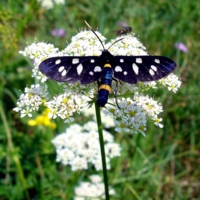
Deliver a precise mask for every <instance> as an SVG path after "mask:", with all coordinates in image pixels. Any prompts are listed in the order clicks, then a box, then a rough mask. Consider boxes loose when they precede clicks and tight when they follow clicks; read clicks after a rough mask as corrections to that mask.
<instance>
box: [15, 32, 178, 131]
mask: <svg viewBox="0 0 200 200" xmlns="http://www.w3.org/2000/svg"><path fill="white" fill-rule="evenodd" d="M95 32H96V34H97V35H98V37H99V38H100V39H101V41H102V43H103V45H104V46H105V47H106V48H109V47H110V46H111V45H112V44H113V43H115V42H116V41H117V40H119V41H117V42H116V43H115V44H114V45H112V46H111V47H110V49H109V51H110V52H111V53H112V54H113V55H147V52H146V51H145V47H144V46H143V44H142V43H141V42H140V41H139V40H138V39H137V38H136V37H135V36H134V35H133V34H129V35H125V36H123V39H122V40H120V37H117V39H114V40H112V41H111V42H109V43H107V44H105V40H106V38H105V37H104V36H102V35H101V34H100V33H99V32H98V31H95ZM102 48H103V47H102V45H101V43H100V41H99V40H98V38H97V37H96V36H95V35H94V33H92V32H91V31H86V30H83V31H81V32H79V33H78V34H77V35H75V36H74V37H73V38H72V41H71V42H70V43H69V44H68V45H67V47H66V48H65V49H64V50H63V51H59V50H58V49H57V48H55V47H54V46H53V45H51V44H46V43H42V42H40V43H36V42H35V43H33V44H32V45H29V46H28V47H26V48H25V50H24V51H20V53H21V54H23V55H24V56H29V57H30V58H31V59H33V60H34V66H35V67H34V69H33V77H36V78H37V79H39V81H40V82H41V83H43V84H46V82H45V81H46V80H47V77H46V76H45V75H43V74H42V73H41V72H40V71H39V69H38V66H39V64H40V63H41V61H42V60H44V59H46V58H49V57H55V56H73V55H76V56H98V55H100V54H101V50H102ZM180 85H181V81H180V80H179V78H178V77H177V76H176V75H174V74H170V75H169V76H167V77H165V78H164V79H161V80H159V81H152V82H149V83H141V82H139V83H138V84H137V85H131V84H128V83H121V82H120V83H119V84H118V87H116V81H113V83H112V91H116V89H117V101H118V102H119V106H120V108H121V109H118V107H117V106H116V102H115V101H113V102H114V103H111V102H112V101H111V100H112V98H113V99H114V96H115V95H113V94H111V95H110V101H109V102H108V103H107V104H106V110H107V111H105V113H106V114H107V115H109V116H111V117H112V118H113V119H114V121H115V123H116V130H117V131H118V132H121V131H122V130H124V131H126V132H127V131H132V132H133V133H137V132H141V133H142V134H143V135H144V131H145V130H146V122H147V120H150V121H153V123H154V124H155V125H157V126H159V127H162V125H161V124H160V122H161V121H162V119H161V118H159V117H158V114H159V113H160V112H162V106H160V104H158V103H157V101H156V100H153V99H152V98H150V97H149V96H144V95H143V92H144V91H146V90H149V89H157V88H158V87H164V88H167V89H168V90H171V91H173V92H177V90H178V89H179V87H180ZM57 86H58V87H59V89H58V91H57V93H56V94H54V96H53V98H51V99H50V98H46V99H45V100H46V103H45V104H44V105H46V106H47V107H48V108H49V109H50V114H49V116H50V117H52V118H56V117H60V118H62V119H63V120H65V121H66V122H68V121H72V120H73V113H74V112H78V113H80V112H81V111H82V110H83V107H88V105H90V104H91V103H92V102H94V101H95V100H96V95H97V84H96V83H92V84H89V85H81V84H80V83H75V84H69V83H59V84H58V85H57ZM46 96H47V97H49V96H51V95H50V94H49V93H48V95H46ZM123 97H126V98H123ZM130 98H131V99H130ZM21 101H22V103H20V102H21ZM17 105H18V107H17V108H15V111H18V112H21V116H25V114H24V112H25V111H26V104H24V101H23V96H21V97H20V99H19V100H18V103H17ZM23 105H25V111H24V108H23ZM39 105H41V104H39ZM108 105H111V107H109V106H108ZM103 109H105V108H103ZM28 110H29V112H28V111H26V112H28V114H27V115H28V116H31V114H30V112H32V111H34V110H36V109H31V107H30V106H29V108H28ZM26 112H25V113H26ZM105 118H106V117H105Z"/></svg>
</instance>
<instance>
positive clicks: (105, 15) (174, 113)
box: [0, 0, 200, 200]
mask: <svg viewBox="0 0 200 200" xmlns="http://www.w3.org/2000/svg"><path fill="white" fill-rule="evenodd" d="M199 10H200V2H199V1H184V0H176V1H168V0H151V1H139V0H133V1H129V0H110V1H107V0H102V1H95V0H82V1H79V0H73V1H70V0H69V1H68V0H67V1H66V3H65V6H60V5H55V6H54V8H53V9H50V10H46V9H45V8H42V7H41V6H40V4H39V3H38V2H36V1H35V0H31V1H22V0H15V1H12V0H8V1H5V0H3V1H1V2H0V97H1V101H0V116H1V118H0V143H1V145H0V180H1V182H0V200H19V199H20V200H21V199H40V200H42V199H45V200H48V199H49V200H51V199H52V200H56V199H73V191H74V187H75V186H76V185H77V184H78V183H79V181H81V180H82V179H83V178H84V177H87V176H88V175H90V174H94V173H96V172H95V171H94V170H93V169H91V170H90V171H79V172H72V171H71V169H70V167H66V166H62V165H60V164H58V163H56V161H55V152H54V151H55V150H54V148H53V146H52V145H51V139H52V138H53V137H54V135H55V134H56V133H60V132H61V131H63V130H64V129H65V128H66V124H64V123H63V122H61V121H59V120H56V121H55V122H56V124H57V129H56V130H51V129H49V128H45V127H29V126H28V120H29V119H27V118H23V119H21V118H20V116H19V114H18V113H14V112H13V111H12V109H13V108H14V107H15V106H16V105H15V104H16V100H17V98H18V97H19V95H20V91H22V92H23V90H24V88H25V86H27V85H30V84H32V83H33V80H32V79H31V78H30V77H31V67H32V63H31V61H30V60H28V59H26V58H25V57H23V56H21V55H19V54H18V51H19V50H22V49H24V48H25V47H26V46H27V43H28V44H31V43H32V42H33V41H35V38H36V39H37V40H38V41H45V42H47V41H48V42H49V43H53V44H55V46H57V47H59V48H61V49H62V48H64V47H65V46H66V44H67V41H68V42H69V41H70V38H71V37H72V36H73V35H74V34H75V33H76V32H77V31H78V30H80V29H85V28H86V25H85V23H84V20H86V21H88V23H89V24H90V25H91V26H92V27H93V28H94V29H96V28H98V29H99V30H100V31H101V32H102V33H103V34H104V35H106V36H107V38H108V39H111V38H113V37H115V35H114V34H113V33H112V31H113V30H116V29H117V28H118V25H117V23H118V22H119V21H122V22H125V23H127V24H128V25H129V26H131V27H132V28H133V31H134V32H135V33H136V35H137V36H139V39H140V41H141V42H142V43H143V44H144V45H145V46H146V47H147V50H148V52H149V54H156V55H165V56H168V57H170V58H172V59H174V60H175V61H176V63H177V64H178V67H177V70H176V71H175V73H176V74H179V75H180V76H181V79H182V82H183V84H182V87H181V89H180V90H179V92H178V93H177V94H169V92H164V91H159V95H160V102H161V103H162V104H163V107H164V112H163V115H162V117H163V124H164V128H163V129H159V128H157V127H154V126H153V125H152V124H149V127H148V132H147V137H146V138H144V137H143V136H142V135H134V136H127V135H116V134H115V133H114V131H113V130H110V131H111V132H113V134H115V138H116V141H117V142H118V143H120V145H121V146H122V148H123V151H122V155H121V157H120V158H118V159H115V161H113V163H112V166H113V167H112V169H111V170H110V171H109V172H108V175H109V180H110V185H112V187H114V189H115V190H116V193H117V196H116V197H114V198H113V199H126V200H129V199H130V200H132V199H141V200H143V199H152V200H153V199H157V200H158V199H162V200H163V199H173V200H174V199H178V200H179V199H182V200H187V199H193V200H195V199H200V182H199V177H200V158H199V155H200V150H199V149H200V141H199V140H198V137H199V130H200V123H199V121H200V114H199V113H200V98H199V93H200V79H199V77H200V70H198V68H199V63H200V56H199V55H198V53H199V49H200V40H199V38H200V12H199ZM54 28H63V29H65V31H66V33H67V35H66V36H65V37H62V38H58V37H54V36H52V35H51V30H52V29H54ZM175 42H183V43H184V44H185V45H186V46H187V47H188V52H187V53H183V52H180V51H179V50H177V49H175V48H174V43H175ZM52 87H53V86H52ZM79 121H81V122H83V121H87V119H86V118H85V117H81V116H78V117H77V121H76V122H77V123H78V122H79ZM58 124H59V125H58ZM111 199H112V198H111Z"/></svg>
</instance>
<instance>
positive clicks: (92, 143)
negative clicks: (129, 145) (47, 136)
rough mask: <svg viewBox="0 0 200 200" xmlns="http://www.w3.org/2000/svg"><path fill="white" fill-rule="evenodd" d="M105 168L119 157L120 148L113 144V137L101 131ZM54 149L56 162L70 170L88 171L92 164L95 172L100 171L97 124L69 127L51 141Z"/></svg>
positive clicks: (90, 123)
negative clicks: (113, 159)
mask: <svg viewBox="0 0 200 200" xmlns="http://www.w3.org/2000/svg"><path fill="white" fill-rule="evenodd" d="M103 136H104V143H105V146H104V148H105V153H106V162H107V168H108V169H110V160H111V159H112V158H114V157H117V156H120V151H121V148H120V146H119V144H116V143H114V142H113V141H114V139H113V136H112V135H111V134H110V133H108V132H107V131H103ZM52 143H53V145H54V146H55V148H56V153H57V158H56V161H57V162H61V163H63V164H64V165H71V167H72V170H73V171H76V170H81V169H88V165H89V164H92V165H93V166H94V167H95V169H96V170H101V169H102V162H101V154H100V146H99V135H98V131H97V124H96V123H95V122H88V123H86V124H85V125H84V126H80V125H78V124H75V125H71V126H70V127H69V128H67V129H66V131H65V132H64V133H62V134H59V135H57V136H56V137H55V138H54V139H53V140H52Z"/></svg>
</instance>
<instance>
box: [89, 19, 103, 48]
mask: <svg viewBox="0 0 200 200" xmlns="http://www.w3.org/2000/svg"><path fill="white" fill-rule="evenodd" d="M85 23H86V25H87V26H88V27H89V29H90V30H91V31H92V32H93V33H94V34H95V35H96V37H97V38H98V40H99V41H100V42H101V45H102V47H103V49H104V50H105V47H104V45H103V42H102V41H101V40H100V38H99V36H98V35H97V34H96V33H95V31H94V30H93V29H92V27H91V26H90V25H89V24H88V23H87V22H86V21H85Z"/></svg>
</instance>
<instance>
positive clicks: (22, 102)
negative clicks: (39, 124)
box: [13, 84, 48, 117]
mask: <svg viewBox="0 0 200 200" xmlns="http://www.w3.org/2000/svg"><path fill="white" fill-rule="evenodd" d="M47 94H48V93H47V86H41V85H39V84H37V85H32V86H31V88H28V87H26V88H25V94H21V96H20V98H19V99H18V101H17V107H16V108H14V109H13V110H14V111H16V112H20V113H21V117H24V116H26V115H28V116H29V117H32V114H31V113H32V112H33V111H35V110H38V109H39V106H40V105H41V104H43V102H44V101H45V100H46V98H47Z"/></svg>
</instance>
